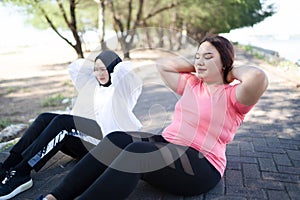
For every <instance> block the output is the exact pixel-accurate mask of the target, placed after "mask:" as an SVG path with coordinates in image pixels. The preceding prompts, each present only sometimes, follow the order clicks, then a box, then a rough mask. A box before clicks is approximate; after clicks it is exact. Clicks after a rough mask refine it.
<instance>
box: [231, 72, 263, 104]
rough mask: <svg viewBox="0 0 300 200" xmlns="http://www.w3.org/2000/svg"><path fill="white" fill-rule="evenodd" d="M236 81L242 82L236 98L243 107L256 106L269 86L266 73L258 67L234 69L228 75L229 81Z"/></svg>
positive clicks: (238, 87)
mask: <svg viewBox="0 0 300 200" xmlns="http://www.w3.org/2000/svg"><path fill="white" fill-rule="evenodd" d="M234 79H237V80H239V81H240V82H241V83H240V84H239V85H238V86H237V89H236V98H237V100H238V102H239V103H241V104H243V105H253V104H255V103H256V102H257V101H258V100H259V98H260V97H261V95H262V94H263V93H264V91H265V90H266V89H267V86H268V78H267V76H266V74H265V72H264V71H263V70H261V69H259V68H257V67H249V66H242V67H234V68H233V69H232V70H231V71H230V73H229V74H228V80H230V81H231V80H234Z"/></svg>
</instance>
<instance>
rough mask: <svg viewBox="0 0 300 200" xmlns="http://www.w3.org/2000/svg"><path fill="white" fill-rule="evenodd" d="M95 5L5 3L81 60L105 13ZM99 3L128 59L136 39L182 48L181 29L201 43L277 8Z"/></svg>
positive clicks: (82, 1) (225, 2)
mask: <svg viewBox="0 0 300 200" xmlns="http://www.w3.org/2000/svg"><path fill="white" fill-rule="evenodd" d="M97 1H99V0H97ZM97 1H96V0H3V2H5V3H10V4H14V5H17V6H19V7H20V8H21V9H22V11H24V12H25V13H27V22H28V23H30V24H32V25H34V26H35V27H36V28H40V29H45V28H48V27H51V28H52V29H53V30H54V31H55V32H56V33H57V34H58V36H59V37H61V38H62V39H63V40H65V41H66V42H67V43H68V44H69V45H71V46H72V47H73V48H74V49H75V50H76V52H77V54H78V57H83V53H82V49H81V45H82V44H81V38H80V37H81V36H82V35H83V34H84V33H85V32H86V31H87V30H97V26H98V23H97V22H98V16H99V18H100V15H98V11H99V10H101V9H99V8H98V6H99V5H101V4H97V3H96V2H97ZM99 2H102V6H105V7H106V9H105V13H102V16H104V18H105V20H104V21H105V26H106V27H105V28H106V29H108V28H110V29H114V30H115V32H116V33H117V36H118V39H119V41H120V44H121V47H122V50H123V52H124V56H125V57H129V51H130V49H131V48H132V47H134V45H136V44H135V40H136V38H139V39H141V38H146V41H147V42H146V43H147V44H148V46H149V48H152V46H153V43H157V45H158V46H163V45H164V44H165V43H166V42H165V41H164V40H163V38H166V37H167V38H168V40H169V41H168V43H169V44H170V48H171V49H173V46H172V44H175V43H178V48H180V46H181V41H182V40H181V38H182V32H183V31H186V32H187V35H188V36H189V37H191V38H193V39H194V40H200V39H202V38H203V37H204V36H206V35H208V34H217V33H225V32H229V31H230V30H232V29H236V28H241V27H246V26H253V25H254V24H256V23H258V22H260V21H262V20H264V19H265V18H266V17H269V16H271V15H273V14H274V6H273V5H272V4H271V5H266V4H265V1H264V0H261V1H260V0H222V1H221V0H197V1H194V0H100V1H99ZM103 14H104V15H103ZM104 21H103V22H104ZM147 27H156V28H152V29H149V28H147ZM168 30H169V31H168ZM172 30H174V31H173V32H172ZM70 33H71V34H70ZM140 35H142V36H140ZM100 38H101V37H100ZM102 39H103V38H102ZM144 43H145V42H144Z"/></svg>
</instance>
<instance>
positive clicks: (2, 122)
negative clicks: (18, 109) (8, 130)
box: [0, 119, 12, 130]
mask: <svg viewBox="0 0 300 200" xmlns="http://www.w3.org/2000/svg"><path fill="white" fill-rule="evenodd" d="M11 124H12V121H11V120H10V119H0V130H2V129H4V128H5V127H7V126H9V125H11Z"/></svg>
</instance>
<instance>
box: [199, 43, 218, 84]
mask: <svg viewBox="0 0 300 200" xmlns="http://www.w3.org/2000/svg"><path fill="white" fill-rule="evenodd" d="M194 67H195V70H196V75H197V76H198V78H199V79H202V80H203V81H205V82H206V83H208V84H210V83H211V84H221V83H223V70H222V67H223V64H222V61H221V57H220V54H219V52H218V50H217V49H216V48H215V47H214V46H213V45H212V44H211V43H209V42H203V43H202V44H201V45H200V46H199V48H198V51H197V52H196V55H195V63H194Z"/></svg>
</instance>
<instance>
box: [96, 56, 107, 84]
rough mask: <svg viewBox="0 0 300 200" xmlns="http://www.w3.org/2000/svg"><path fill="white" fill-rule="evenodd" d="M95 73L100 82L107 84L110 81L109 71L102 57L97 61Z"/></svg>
mask: <svg viewBox="0 0 300 200" xmlns="http://www.w3.org/2000/svg"><path fill="white" fill-rule="evenodd" d="M94 73H95V76H96V78H97V80H98V81H99V82H100V84H102V85H105V84H106V83H107V82H108V81H109V74H108V71H107V69H106V67H105V65H104V63H103V62H102V61H101V60H100V59H97V60H96V62H95V67H94Z"/></svg>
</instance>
